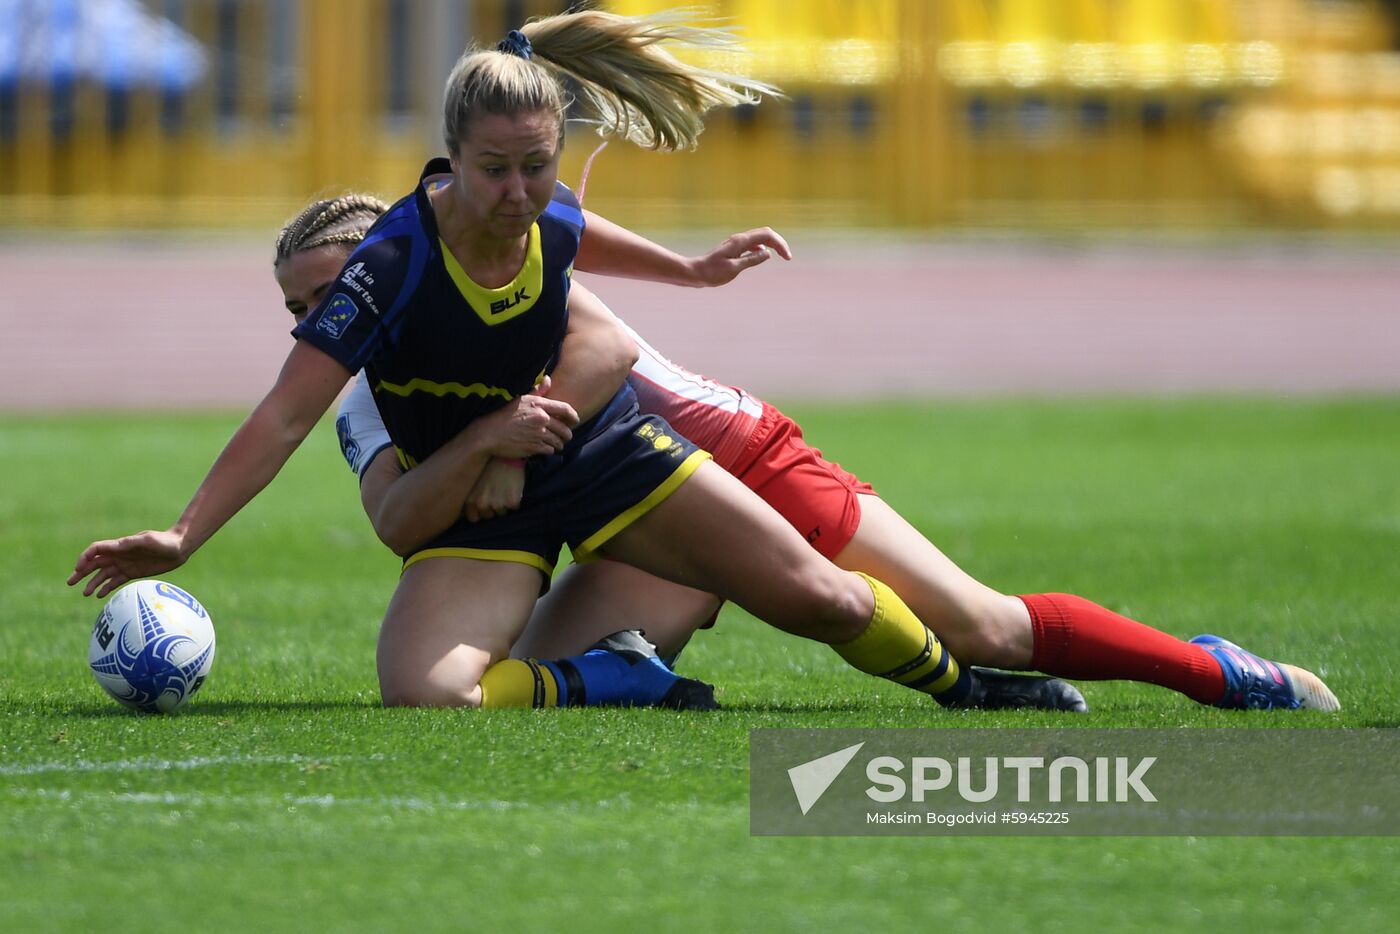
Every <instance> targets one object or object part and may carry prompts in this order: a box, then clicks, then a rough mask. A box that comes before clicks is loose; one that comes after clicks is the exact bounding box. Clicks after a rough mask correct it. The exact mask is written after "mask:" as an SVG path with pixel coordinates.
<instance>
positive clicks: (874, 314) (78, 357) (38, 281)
mask: <svg viewBox="0 0 1400 934" xmlns="http://www.w3.org/2000/svg"><path fill="white" fill-rule="evenodd" d="M790 239H791V240H792V242H793V246H794V249H795V250H796V252H797V259H796V260H795V261H794V262H792V263H786V264H785V263H781V261H778V260H773V261H770V262H769V263H768V264H766V265H765V266H763V267H760V268H758V269H755V270H752V271H750V272H748V273H747V274H745V275H744V276H742V277H741V278H740V279H739V280H738V281H736V282H735V283H733V284H732V285H730V286H728V287H726V288H724V289H722V290H689V289H677V288H666V287H661V286H653V285H647V284H643V283H636V282H630V281H625V280H602V279H594V278H592V277H581V278H580V281H584V282H586V283H587V284H589V285H590V286H591V287H593V288H594V290H595V291H596V292H598V294H599V295H601V296H602V297H603V298H604V300H605V301H607V302H608V303H609V304H610V305H611V306H612V307H613V309H614V310H615V311H617V312H618V313H619V314H620V315H622V316H623V317H625V318H626V319H627V320H628V321H629V322H630V323H631V324H632V325H633V327H635V328H636V329H637V330H638V331H640V332H641V333H642V334H643V335H645V336H646V337H647V338H648V339H649V340H650V341H651V342H652V343H653V344H655V345H656V347H657V348H658V349H660V350H661V351H662V352H663V353H666V354H669V355H671V356H672V357H674V358H675V359H676V360H677V361H678V362H681V363H683V364H685V365H686V366H689V367H691V368H692V369H696V370H699V371H701V372H705V373H707V374H709V375H712V376H714V377H716V378H718V379H721V380H723V381H726V382H733V383H738V384H740V385H744V386H746V387H748V388H749V389H751V390H753V391H754V392H756V393H758V394H760V395H763V396H768V397H772V398H776V399H789V400H790V399H795V398H813V399H815V398H822V399H833V398H849V397H866V398H869V397H918V396H944V397H948V396H984V395H1008V394H1050V395H1082V394H1106V393H1123V392H1127V393H1132V394H1137V395H1162V394H1174V393H1183V392H1192V393H1196V392H1224V393H1256V394H1292V395H1303V394H1316V393H1342V392H1347V393H1350V392H1358V393H1394V392H1397V391H1400V262H1397V261H1396V259H1395V258H1394V256H1393V255H1392V254H1390V253H1387V252H1386V251H1383V250H1380V249H1375V248H1372V249H1368V250H1365V251H1358V252H1343V251H1338V250H1335V249H1323V248H1317V247H1308V246H1303V245H1298V244H1287V245H1282V246H1280V245H1273V246H1267V247H1260V246H1255V247H1249V248H1232V249H1229V250H1227V251H1224V252H1220V251H1215V252H1211V251H1205V250H1190V249H1175V248H1174V249H1166V250H1163V249H1154V248H1150V247H1145V246H1138V247H1131V248H1130V247H1114V248H1096V249H1059V250H1057V249H1053V248H1037V247H1024V246H1008V245H1001V244H997V245H980V246H971V245H950V244H947V243H943V244H932V245H917V244H908V243H902V244H900V243H896V244H893V245H888V244H887V245H885V246H882V247H879V248H878V249H876V248H873V247H870V246H866V247H858V246H855V245H853V244H854V241H850V242H846V243H836V242H829V241H828V242H818V243H811V244H807V243H804V241H803V237H802V236H800V235H798V236H793V237H791V238H790ZM270 252H271V250H270V248H269V247H268V246H267V245H257V246H248V245H198V244H190V245H172V243H171V242H169V241H159V242H134V243H131V244H129V245H118V246H98V245H94V244H90V243H75V244H70V245H63V244H61V243H57V242H47V243H44V244H24V243H18V242H13V241H12V242H0V273H3V276H0V323H2V324H3V328H2V329H0V334H3V335H4V336H3V338H0V372H3V373H4V376H5V379H4V389H3V395H0V410H9V411H20V410H35V409H49V410H54V409H72V408H81V409H112V408H117V409H122V408H125V409H132V408H140V409H151V408H168V409H186V408H199V407H211V406H219V407H232V408H241V407H245V406H247V405H249V404H250V403H252V402H254V401H256V400H257V399H258V398H259V397H260V396H261V393H262V392H263V391H264V390H265V389H266V388H267V387H268V386H269V385H270V384H271V381H272V379H273V378H274V377H275V375H276V372H277V368H278V366H279V364H280V362H281V359H282V357H283V356H284V355H285V354H286V352H287V350H288V349H289V348H290V346H291V344H290V338H288V336H287V329H288V328H289V326H290V323H291V322H290V317H289V316H287V315H286V313H285V312H283V311H282V310H281V299H280V296H279V294H278V292H277V290H276V286H275V284H274V283H273V281H272V276H271V265H270Z"/></svg>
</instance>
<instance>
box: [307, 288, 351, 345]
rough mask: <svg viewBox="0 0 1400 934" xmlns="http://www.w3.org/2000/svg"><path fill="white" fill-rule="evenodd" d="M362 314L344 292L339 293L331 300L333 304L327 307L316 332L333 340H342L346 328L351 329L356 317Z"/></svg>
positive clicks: (317, 324) (318, 322)
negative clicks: (351, 323)
mask: <svg viewBox="0 0 1400 934" xmlns="http://www.w3.org/2000/svg"><path fill="white" fill-rule="evenodd" d="M359 313H360V309H359V307H358V306H356V305H355V303H354V302H353V301H351V299H350V296H348V295H346V294H345V293H344V292H337V293H336V294H335V297H333V298H332V299H331V303H330V304H329V305H327V306H326V310H325V312H323V313H322V315H321V317H320V320H318V321H317V322H316V330H318V331H320V332H321V333H322V334H324V335H326V336H327V337H329V338H331V339H332V340H337V341H338V340H340V338H341V337H342V336H344V334H345V330H346V328H348V327H350V322H351V321H354V320H355V316H356V315H357V314H359Z"/></svg>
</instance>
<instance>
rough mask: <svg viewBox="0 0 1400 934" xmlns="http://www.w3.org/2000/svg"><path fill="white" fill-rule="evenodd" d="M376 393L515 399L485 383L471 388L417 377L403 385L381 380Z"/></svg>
mask: <svg viewBox="0 0 1400 934" xmlns="http://www.w3.org/2000/svg"><path fill="white" fill-rule="evenodd" d="M374 391H375V392H392V393H393V394H394V395H396V396H410V395H412V394H413V393H415V392H428V393H432V394H433V395H435V396H446V395H449V394H450V395H454V396H458V397H459V398H462V399H465V398H467V396H480V397H481V398H483V399H488V398H490V397H491V396H500V397H501V398H502V399H504V400H505V401H507V402H509V401H510V400H511V399H514V398H515V397H514V396H512V395H511V394H510V390H509V389H502V388H501V387H500V386H488V385H486V384H485V383H472V384H471V385H470V386H464V385H463V384H461V383H456V382H452V381H450V380H449V381H448V382H446V383H439V382H436V381H434V380H431V379H423V378H421V377H417V376H415V377H414V378H413V379H411V380H409V381H408V382H406V383H402V384H400V383H391V382H389V381H388V380H383V379H381V380H380V381H379V382H377V383H375V384H374Z"/></svg>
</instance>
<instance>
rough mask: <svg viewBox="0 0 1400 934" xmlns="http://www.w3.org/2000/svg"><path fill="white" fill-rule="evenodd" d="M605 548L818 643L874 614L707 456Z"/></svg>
mask: <svg viewBox="0 0 1400 934" xmlns="http://www.w3.org/2000/svg"><path fill="white" fill-rule="evenodd" d="M603 550H604V551H605V552H606V553H608V554H609V555H611V556H612V557H614V558H617V559H618V560H620V561H625V562H627V563H629V564H632V565H635V566H636V567H639V568H641V569H643V570H645V571H649V572H651V573H653V574H656V575H657V576H660V577H664V578H666V579H668V580H671V581H675V582H678V583H681V584H685V585H686V586H691V587H697V588H700V589H705V590H710V589H713V590H714V591H715V592H716V593H718V594H720V595H721V596H723V597H725V598H726V599H730V600H733V601H734V602H735V603H736V604H738V605H739V606H741V607H743V608H744V609H746V610H748V611H749V612H750V613H752V614H753V615H754V616H757V617H758V618H759V619H762V620H764V621H766V622H768V623H769V624H771V625H773V626H776V627H777V628H779V629H782V630H784V631H786V632H790V633H793V634H794V635H800V636H805V637H807V638H809V639H817V640H819V641H822V642H828V643H834V642H846V641H849V640H851V639H854V638H855V637H856V636H858V635H860V633H861V632H863V631H864V629H865V627H866V626H867V625H868V624H869V622H870V617H871V614H872V613H873V612H874V596H873V594H872V593H871V591H870V588H869V586H867V585H866V583H865V582H864V581H863V580H861V579H860V578H859V577H856V576H855V575H853V574H848V573H846V572H844V571H842V570H841V569H839V568H837V567H836V566H835V565H833V564H831V562H829V561H827V560H826V559H825V558H823V557H822V556H821V555H819V554H817V552H816V551H814V550H813V549H812V548H811V547H810V546H808V544H807V542H806V541H804V540H803V538H802V536H801V535H799V534H798V533H797V531H796V530H795V529H794V528H793V527H792V526H791V525H789V524H788V522H787V520H785V519H784V518H783V517H782V516H780V515H778V513H776V512H774V511H773V508H772V507H771V506H769V505H768V504H767V503H765V502H764V501H763V500H761V499H759V497H758V495H757V494H756V493H754V492H753V491H752V490H750V489H749V488H748V487H746V486H744V485H743V484H742V483H740V482H739V481H738V480H736V479H734V477H732V476H730V475H729V474H728V473H726V472H725V471H724V470H723V468H721V467H719V466H718V465H716V464H715V463H714V462H713V461H706V462H705V463H703V464H701V465H700V468H699V469H698V470H696V471H695V473H694V474H692V475H691V476H690V478H689V479H687V480H686V481H685V482H684V483H682V484H681V485H680V487H679V488H677V489H676V491H675V492H673V493H672V494H671V495H670V496H669V497H667V498H666V499H665V500H664V501H662V502H661V503H660V504H658V505H657V506H656V507H655V508H654V509H652V510H651V511H650V512H648V513H647V514H646V515H644V516H642V517H641V518H640V519H638V520H637V521H636V522H634V523H632V524H631V525H630V526H628V527H627V528H625V529H623V530H622V531H621V532H619V533H618V534H617V535H616V536H615V537H614V538H613V539H611V540H610V541H609V542H607V543H606V544H605V545H604V546H603Z"/></svg>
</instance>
